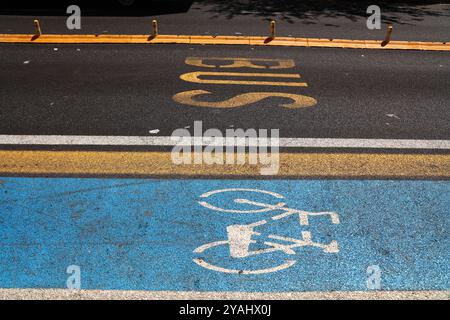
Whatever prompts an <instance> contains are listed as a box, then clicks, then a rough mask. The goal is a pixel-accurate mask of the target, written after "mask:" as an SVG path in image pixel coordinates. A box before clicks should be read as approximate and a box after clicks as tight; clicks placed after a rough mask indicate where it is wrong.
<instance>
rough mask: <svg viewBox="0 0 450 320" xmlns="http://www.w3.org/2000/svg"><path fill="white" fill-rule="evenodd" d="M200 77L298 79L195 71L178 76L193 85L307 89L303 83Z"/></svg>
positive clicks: (268, 74)
mask: <svg viewBox="0 0 450 320" xmlns="http://www.w3.org/2000/svg"><path fill="white" fill-rule="evenodd" d="M201 76H218V77H227V76H228V77H255V78H257V77H264V78H283V79H286V78H287V79H300V75H299V74H280V73H243V72H204V71H196V72H190V73H185V74H182V75H181V76H180V79H181V80H184V81H187V82H194V83H208V84H238V85H254V86H258V85H260V86H286V87H307V86H308V85H307V84H306V83H305V82H274V81H244V80H214V79H200V77H201Z"/></svg>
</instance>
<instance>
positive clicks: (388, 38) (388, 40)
mask: <svg viewBox="0 0 450 320" xmlns="http://www.w3.org/2000/svg"><path fill="white" fill-rule="evenodd" d="M392 30H393V27H392V26H388V29H387V32H386V36H385V38H384V41H383V42H382V43H381V45H382V46H383V47H384V46H385V45H387V44H388V43H389V42H390V41H391V35H392Z"/></svg>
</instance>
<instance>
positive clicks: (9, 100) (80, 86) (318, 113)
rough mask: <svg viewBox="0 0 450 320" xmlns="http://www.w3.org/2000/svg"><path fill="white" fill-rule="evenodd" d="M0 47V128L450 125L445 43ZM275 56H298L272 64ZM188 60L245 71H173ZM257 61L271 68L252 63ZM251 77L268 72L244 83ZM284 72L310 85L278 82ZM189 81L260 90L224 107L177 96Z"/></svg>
mask: <svg viewBox="0 0 450 320" xmlns="http://www.w3.org/2000/svg"><path fill="white" fill-rule="evenodd" d="M0 49H1V50H0V64H1V66H2V73H1V74H0V82H1V83H2V86H1V87H0V104H1V105H2V108H1V111H0V119H1V122H0V134H8V135H14V134H27V135H52V134H57V135H125V136H127V135H131V136H133V135H134V136H148V135H152V133H150V131H152V130H159V131H158V132H157V135H162V136H170V135H171V134H172V132H173V131H174V130H176V129H179V128H185V127H188V126H191V127H193V124H194V121H203V125H204V128H218V129H220V130H225V129H227V128H230V127H235V128H243V129H248V128H254V129H279V130H280V136H281V137H301V138H303V137H305V138H306V137H309V138H373V139H381V138H383V139H442V140H446V139H449V137H450V121H449V120H450V119H449V113H448V101H449V98H450V96H449V91H448V88H449V87H450V64H449V59H448V53H445V52H442V53H441V52H406V51H395V52H393V51H389V52H388V51H364V50H343V49H318V48H302V49H296V48H277V47H275V48H251V47H224V46H219V47H214V46H193V47H187V46H178V45H166V46H153V45H152V46H141V45H137V46H129V45H107V46H105V45H103V46H102V45H95V46H89V45H65V46H56V45H40V46H34V45H2V46H1V47H0ZM190 57H201V58H205V59H210V60H204V61H205V63H206V64H212V65H214V64H216V65H219V66H220V65H227V64H228V65H230V64H231V62H230V61H220V60H219V61H217V60H214V59H212V60H211V58H227V57H231V58H233V57H240V58H249V59H258V58H259V59H261V58H265V59H272V60H273V61H272V62H270V61H269V62H267V61H266V62H258V61H256V62H255V63H256V64H257V65H258V63H259V65H260V66H263V69H255V68H248V67H241V68H228V69H227V68H220V67H216V68H207V67H197V66H193V65H189V64H187V63H186V59H187V58H190ZM280 59H281V60H292V61H293V63H294V64H295V65H293V66H291V67H289V68H285V69H268V68H270V66H271V65H272V66H273V65H276V64H277V62H276V61H278V60H280ZM193 72H238V73H242V74H244V75H246V76H245V77H243V76H236V75H233V74H231V75H225V76H224V75H220V74H218V75H217V74H216V75H214V74H213V75H208V74H205V75H204V76H201V75H200V76H199V79H200V80H201V79H203V80H205V83H198V82H200V81H199V80H198V81H197V82H189V81H186V80H183V79H181V78H180V76H182V75H184V74H191V73H193ZM255 72H256V73H258V72H266V73H270V74H272V76H269V77H260V76H254V75H252V73H255ZM273 74H275V75H274V76H273ZM277 74H278V75H284V74H286V75H291V76H290V77H291V78H279V77H277ZM292 75H293V76H292ZM298 75H299V76H300V78H299V79H296V78H295V77H296V76H298ZM292 77H294V78H292ZM209 80H223V81H225V83H219V84H216V83H209V82H208V81H209ZM232 80H236V81H238V82H237V83H230V81H232ZM248 80H253V81H257V82H261V81H266V82H269V83H268V84H267V83H263V84H260V83H256V84H246V85H242V81H248ZM239 81H241V82H239ZM286 81H287V82H289V83H290V84H294V85H295V84H296V83H300V84H302V83H306V85H307V86H289V85H288V86H286V85H279V83H280V82H286ZM277 83H278V84H277ZM193 90H203V91H208V92H210V94H205V93H203V94H200V95H198V96H196V97H194V98H193V99H194V100H197V101H210V102H220V101H227V100H228V99H231V98H233V97H235V96H240V95H244V94H250V93H254V94H255V95H257V96H258V97H257V98H255V100H249V101H246V103H243V105H242V106H240V107H233V108H230V107H232V106H233V104H232V103H230V102H228V103H225V104H224V105H223V106H222V108H217V107H215V106H214V104H212V107H208V106H206V107H199V106H196V105H192V104H183V103H180V102H179V100H178V99H177V98H174V97H175V96H176V95H179V94H181V93H183V92H191V91H193ZM264 92H269V93H280V94H282V95H283V94H284V95H288V94H294V95H295V94H297V95H301V96H307V97H309V98H313V99H315V100H316V101H317V103H316V104H314V105H312V106H309V105H308V106H303V107H300V108H285V107H282V106H280V105H283V104H287V103H291V102H292V100H291V99H289V96H287V97H286V96H285V97H283V96H281V97H277V96H273V94H272V96H271V95H270V94H269V96H267V97H266V96H263V95H262V93H264Z"/></svg>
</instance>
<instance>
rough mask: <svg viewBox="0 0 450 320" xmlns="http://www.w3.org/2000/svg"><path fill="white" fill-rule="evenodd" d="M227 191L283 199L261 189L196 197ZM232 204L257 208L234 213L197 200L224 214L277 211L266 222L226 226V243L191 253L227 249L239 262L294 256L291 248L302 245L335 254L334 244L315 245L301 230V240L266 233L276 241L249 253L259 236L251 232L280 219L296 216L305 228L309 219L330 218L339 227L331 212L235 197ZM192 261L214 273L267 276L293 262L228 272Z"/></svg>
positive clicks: (198, 261)
mask: <svg viewBox="0 0 450 320" xmlns="http://www.w3.org/2000/svg"><path fill="white" fill-rule="evenodd" d="M227 192H256V193H261V194H266V195H270V196H272V197H274V198H276V199H283V198H284V197H283V196H282V195H280V194H277V193H274V192H270V191H265V190H258V189H242V188H239V189H223V190H216V191H211V192H207V193H205V194H203V195H201V196H200V198H208V197H210V196H211V195H215V194H220V193H227ZM234 202H235V203H239V204H246V205H251V206H254V207H256V208H258V209H254V210H235V209H224V208H219V207H216V206H213V205H211V204H209V203H208V202H206V201H199V204H200V205H201V206H203V207H205V208H208V209H211V210H214V211H219V212H228V213H261V212H271V211H281V213H280V214H276V215H274V216H272V217H271V218H270V219H265V220H260V221H257V222H254V223H250V224H244V225H230V226H228V227H227V236H228V240H222V241H215V242H211V243H207V244H205V245H202V246H200V247H198V248H197V249H195V250H194V253H196V254H201V253H204V252H205V251H206V250H208V249H211V248H214V247H218V246H229V254H230V257H232V258H238V259H243V258H247V257H251V256H256V255H261V254H267V253H271V252H283V253H285V254H287V255H295V254H296V252H295V250H294V249H295V248H300V247H304V246H312V247H317V248H321V249H322V250H323V251H324V252H326V253H338V252H339V247H338V243H337V241H335V240H333V241H331V242H330V243H329V244H320V243H316V242H314V241H313V240H312V234H311V232H309V231H302V232H301V235H302V237H301V239H295V238H291V237H284V236H279V235H274V234H269V235H268V238H269V239H271V240H274V241H279V242H272V241H265V242H264V245H265V246H267V248H265V249H260V250H250V245H251V244H254V243H256V241H255V240H252V237H253V236H259V235H261V233H259V232H257V231H255V229H256V228H257V227H260V226H262V225H265V224H268V223H270V222H271V221H278V220H281V219H284V218H286V217H290V216H293V215H298V217H299V224H300V225H301V226H308V225H309V220H310V217H315V216H329V217H330V219H331V222H332V223H333V224H339V223H340V221H339V215H338V214H337V213H335V212H307V211H302V210H298V209H293V208H289V207H287V205H286V203H283V202H279V203H277V204H274V205H272V204H267V203H262V202H256V201H251V200H248V199H242V198H238V199H235V200H234ZM193 261H194V262H195V263H196V264H198V265H199V266H201V267H203V268H206V269H209V270H213V271H217V272H223V273H234V274H265V273H271V272H277V271H280V270H284V269H287V268H289V267H292V266H293V265H294V264H295V263H296V262H297V261H296V260H285V261H284V262H283V263H281V264H279V265H277V266H274V267H271V268H264V269H256V270H239V269H228V268H224V267H221V266H216V265H213V264H211V263H209V262H207V261H205V260H203V259H199V258H194V259H193Z"/></svg>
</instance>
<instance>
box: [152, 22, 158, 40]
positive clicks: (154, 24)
mask: <svg viewBox="0 0 450 320" xmlns="http://www.w3.org/2000/svg"><path fill="white" fill-rule="evenodd" d="M157 35H158V21H156V20H153V21H152V37H156V36H157Z"/></svg>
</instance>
